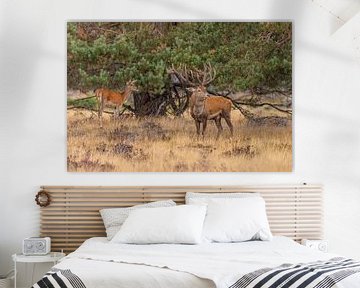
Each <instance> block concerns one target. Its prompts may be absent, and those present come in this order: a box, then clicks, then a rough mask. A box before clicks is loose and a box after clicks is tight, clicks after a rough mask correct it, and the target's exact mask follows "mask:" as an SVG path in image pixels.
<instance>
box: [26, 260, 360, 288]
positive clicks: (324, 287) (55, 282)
mask: <svg viewBox="0 0 360 288" xmlns="http://www.w3.org/2000/svg"><path fill="white" fill-rule="evenodd" d="M359 272H360V262H357V261H355V260H352V259H345V258H333V259H330V260H328V261H317V262H312V263H305V264H283V265H281V266H279V267H276V268H264V269H260V270H256V271H254V272H251V273H249V274H246V275H244V276H242V277H241V278H240V279H239V280H237V281H236V282H235V283H234V284H232V285H231V286H230V287H229V288H331V287H336V284H337V283H338V282H340V281H341V280H343V279H345V278H346V277H349V276H350V275H353V274H355V273H359ZM57 287H60V288H86V287H85V285H84V283H83V281H82V280H81V279H80V278H79V277H78V276H77V275H75V274H74V273H72V272H71V271H70V270H69V269H66V270H61V269H54V268H53V269H52V270H51V271H50V272H48V273H47V274H46V275H45V276H44V277H43V278H42V279H41V280H40V281H39V282H37V283H36V284H34V285H33V286H32V288H57Z"/></svg>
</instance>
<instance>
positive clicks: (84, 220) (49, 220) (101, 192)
mask: <svg viewBox="0 0 360 288" xmlns="http://www.w3.org/2000/svg"><path fill="white" fill-rule="evenodd" d="M41 188H42V189H44V190H45V191H47V192H48V193H50V196H51V204H50V205H49V206H48V207H44V208H41V214H40V224H41V225H40V231H41V236H50V237H51V238H52V249H53V251H60V250H62V249H63V250H64V251H65V252H71V251H74V250H75V249H76V248H77V247H79V246H80V245H81V243H82V242H83V241H84V240H86V239H87V238H90V237H97V236H105V228H104V226H103V223H102V220H101V216H100V214H99V210H100V209H102V208H110V207H129V206H133V205H137V204H142V203H147V202H151V201H159V200H165V199H173V200H174V201H175V202H177V203H178V204H183V203H184V201H185V193H186V192H206V193H220V192H222V193H235V192H258V193H260V194H261V195H262V197H263V198H264V199H265V201H266V207H267V214H268V218H269V222H270V226H271V230H272V232H273V234H274V235H284V236H287V237H291V238H292V239H294V240H295V241H300V240H301V239H303V238H309V239H320V238H321V237H322V223H323V212H322V187H321V186H320V185H304V184H299V185H296V184H291V185H267V186H265V185H258V186H254V185H247V186H245V185H244V186H223V187H220V186H146V187H139V186H43V187H41Z"/></svg>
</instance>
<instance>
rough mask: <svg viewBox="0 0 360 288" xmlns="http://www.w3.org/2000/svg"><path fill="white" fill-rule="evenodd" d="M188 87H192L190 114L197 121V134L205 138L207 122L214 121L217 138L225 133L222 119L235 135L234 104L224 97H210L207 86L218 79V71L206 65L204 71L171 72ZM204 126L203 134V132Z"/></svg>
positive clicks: (180, 70) (183, 70)
mask: <svg viewBox="0 0 360 288" xmlns="http://www.w3.org/2000/svg"><path fill="white" fill-rule="evenodd" d="M170 72H171V73H174V74H175V75H176V77H177V78H178V79H179V80H180V81H181V82H182V83H183V84H185V85H186V86H189V87H192V88H191V91H192V95H191V97H190V103H189V104H190V105H189V106H190V114H191V116H192V118H194V120H195V125H196V132H197V134H198V135H200V134H202V136H203V137H204V135H205V131H206V127H207V121H208V120H214V121H215V124H216V127H217V129H218V133H217V138H219V136H220V134H221V133H222V131H223V128H222V125H221V119H222V118H224V119H225V121H226V123H227V125H228V126H229V129H230V133H231V136H232V135H233V131H234V129H233V125H232V123H231V107H232V102H231V100H230V99H227V98H225V97H222V96H209V95H208V93H207V90H206V86H207V85H209V84H210V83H211V82H212V81H213V80H214V79H215V77H216V71H215V69H213V68H212V66H211V65H210V64H208V65H204V70H203V71H200V70H198V69H195V70H189V71H188V70H187V69H186V67H185V66H184V67H181V68H180V69H175V68H174V67H172V69H171V70H170ZM201 124H202V132H201Z"/></svg>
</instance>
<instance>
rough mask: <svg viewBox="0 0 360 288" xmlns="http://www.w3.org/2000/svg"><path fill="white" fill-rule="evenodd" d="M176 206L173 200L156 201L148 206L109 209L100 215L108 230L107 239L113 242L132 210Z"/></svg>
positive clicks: (102, 210)
mask: <svg viewBox="0 0 360 288" xmlns="http://www.w3.org/2000/svg"><path fill="white" fill-rule="evenodd" d="M170 206H176V203H175V202H174V201H172V200H164V201H156V202H150V203H146V204H140V205H135V206H132V207H128V208H109V209H101V210H100V214H101V217H102V219H103V222H104V226H105V229H106V235H107V239H108V240H111V239H112V238H113V237H114V236H115V234H116V233H117V232H119V230H120V228H121V225H122V224H123V223H124V221H125V220H126V218H127V217H128V216H129V213H130V212H131V211H132V210H135V209H139V208H154V207H170Z"/></svg>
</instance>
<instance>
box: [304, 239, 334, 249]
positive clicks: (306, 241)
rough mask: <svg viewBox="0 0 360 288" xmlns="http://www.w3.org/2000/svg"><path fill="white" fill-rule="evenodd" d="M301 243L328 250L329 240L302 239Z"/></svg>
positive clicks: (312, 247) (311, 247)
mask: <svg viewBox="0 0 360 288" xmlns="http://www.w3.org/2000/svg"><path fill="white" fill-rule="evenodd" d="M301 244H302V245H304V246H306V247H309V248H310V249H314V250H318V251H321V252H327V251H328V242H327V241H326V240H310V239H303V240H301Z"/></svg>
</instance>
